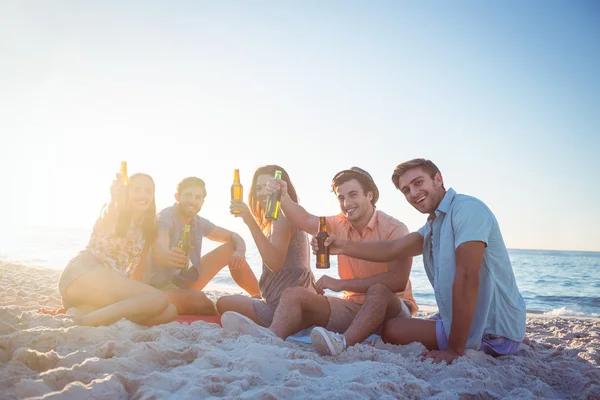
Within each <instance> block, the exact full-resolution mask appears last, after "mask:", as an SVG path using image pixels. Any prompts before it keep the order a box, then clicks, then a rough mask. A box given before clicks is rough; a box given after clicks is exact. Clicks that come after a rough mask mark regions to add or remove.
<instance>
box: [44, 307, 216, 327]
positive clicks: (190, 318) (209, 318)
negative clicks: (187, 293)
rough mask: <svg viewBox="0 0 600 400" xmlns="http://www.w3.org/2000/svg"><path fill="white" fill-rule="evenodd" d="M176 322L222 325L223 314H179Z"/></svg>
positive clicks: (59, 311) (48, 310)
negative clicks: (200, 322)
mask: <svg viewBox="0 0 600 400" xmlns="http://www.w3.org/2000/svg"><path fill="white" fill-rule="evenodd" d="M38 312H39V313H40V314H48V315H52V316H56V315H59V314H65V313H66V312H67V311H66V310H65V309H64V308H54V309H52V308H40V309H39V310H38ZM175 321H176V322H179V323H180V324H188V325H189V324H191V323H192V322H195V321H204V322H210V323H213V324H218V325H221V316H220V315H179V316H178V317H177V319H176V320H175Z"/></svg>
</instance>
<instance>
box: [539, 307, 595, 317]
mask: <svg viewBox="0 0 600 400" xmlns="http://www.w3.org/2000/svg"><path fill="white" fill-rule="evenodd" d="M544 315H550V316H554V317H592V318H599V317H600V314H598V313H587V312H583V311H576V310H572V309H570V308H567V307H560V308H555V309H554V310H552V311H547V312H545V313H544Z"/></svg>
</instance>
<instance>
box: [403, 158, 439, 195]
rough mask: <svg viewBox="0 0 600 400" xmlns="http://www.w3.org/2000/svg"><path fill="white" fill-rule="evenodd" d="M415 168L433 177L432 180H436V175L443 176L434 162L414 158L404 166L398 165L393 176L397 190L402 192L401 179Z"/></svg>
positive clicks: (404, 163)
mask: <svg viewBox="0 0 600 400" xmlns="http://www.w3.org/2000/svg"><path fill="white" fill-rule="evenodd" d="M415 168H421V169H422V170H423V171H425V173H427V174H428V175H429V176H430V177H431V179H433V178H435V176H436V174H440V175H441V174H442V173H441V172H440V170H439V168H438V167H437V165H435V164H434V163H433V162H432V161H430V160H426V159H424V158H414V159H412V160H409V161H405V162H403V163H402V164H398V166H397V167H396V168H395V169H394V173H393V174H392V182H393V183H394V186H395V187H396V189H398V190H400V177H401V176H402V175H404V174H405V173H406V172H408V171H410V170H411V169H415ZM442 188H443V186H442Z"/></svg>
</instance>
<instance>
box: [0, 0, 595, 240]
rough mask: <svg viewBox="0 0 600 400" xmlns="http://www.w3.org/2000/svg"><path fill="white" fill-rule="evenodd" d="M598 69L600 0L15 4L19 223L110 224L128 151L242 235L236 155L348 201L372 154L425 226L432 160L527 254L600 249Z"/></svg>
mask: <svg viewBox="0 0 600 400" xmlns="http://www.w3.org/2000/svg"><path fill="white" fill-rule="evenodd" d="M281 3H285V4H281ZM598 71H600V3H599V2H596V1H587V2H586V1H571V2H567V1H552V0H543V1H542V0H540V1H527V2H522V1H498V2H495V4H492V2H481V1H454V2H441V1H439V2H433V1H413V2H404V1H390V2H381V1H379V2H377V1H372V2H352V1H339V2H338V1H335V2H334V1H302V2H295V3H292V2H267V1H255V2H249V1H240V2H231V1H212V2H208V1H189V2H185V1H177V2H166V1H164V2H158V1H150V2H148V1H144V2H142V1H140V2H121V1H103V2H77V1H52V2H45V1H41V0H40V1H35V2H28V1H4V2H1V3H0V135H1V142H0V143H1V144H0V146H1V157H0V168H1V169H0V174H1V175H0V177H1V182H2V185H3V186H2V188H3V190H2V196H1V197H0V221H1V224H2V226H0V230H2V229H4V230H10V229H13V227H14V226H19V227H20V228H24V227H26V226H37V225H43V226H60V227H62V226H65V227H71V226H82V227H89V226H91V225H92V224H93V222H94V219H95V217H96V216H97V215H98V213H99V211H100V207H101V204H102V203H103V202H104V201H105V200H106V199H107V196H108V188H109V185H110V181H111V180H112V179H113V177H114V173H116V172H118V169H119V162H120V161H121V160H122V159H125V160H127V161H128V162H129V170H130V172H136V171H143V172H147V173H149V174H151V175H152V176H153V177H154V178H155V181H156V184H157V202H158V206H159V208H162V207H165V206H167V205H170V204H171V202H172V194H173V192H174V187H175V185H176V183H177V182H178V181H179V180H180V179H181V178H183V177H185V176H188V175H197V176H200V177H202V178H203V179H205V180H206V182H207V186H208V197H207V200H206V204H205V208H204V209H203V210H202V215H204V216H205V217H207V218H209V219H210V220H212V221H213V222H216V223H218V224H221V225H223V226H226V227H229V228H232V229H236V230H242V229H245V228H244V227H242V223H241V222H240V221H239V220H234V218H233V217H232V216H231V215H229V187H230V185H231V181H232V175H233V168H240V169H241V174H242V183H243V184H244V186H245V188H246V189H248V188H249V185H250V178H251V176H252V173H253V172H254V169H255V168H256V167H257V166H259V165H261V164H271V163H279V164H281V165H282V166H283V167H285V168H286V169H287V170H288V172H289V173H290V175H291V177H292V181H293V182H294V183H295V185H296V188H297V191H298V194H299V196H300V200H301V204H303V205H304V206H305V207H306V208H307V209H308V211H310V212H312V213H314V214H334V213H336V212H337V211H338V205H337V201H336V199H335V196H334V195H333V194H331V192H330V182H331V178H332V177H333V175H334V174H335V173H336V172H337V171H339V170H341V169H346V168H349V167H351V166H353V165H356V166H360V167H362V168H364V169H366V170H368V171H369V172H371V174H372V175H373V176H374V178H375V180H376V182H377V184H378V185H379V188H380V191H381V196H380V201H379V204H378V208H379V209H381V210H383V211H385V212H387V213H388V214H391V215H393V216H395V217H397V218H398V219H400V220H402V221H404V222H405V223H406V224H407V225H408V227H409V229H411V230H416V229H418V228H419V227H420V226H421V225H422V224H423V223H424V221H425V216H424V215H422V214H419V213H418V212H417V211H416V210H414V209H413V208H412V207H410V206H409V205H408V204H407V203H406V201H405V200H404V197H403V196H402V195H401V194H400V193H399V192H398V191H396V190H395V188H394V187H393V185H392V183H391V179H390V177H391V174H392V171H393V169H394V167H395V166H396V165H397V164H398V163H400V162H402V161H405V160H407V159H410V158H415V157H425V158H429V159H431V160H433V161H434V162H435V163H437V165H438V166H439V167H440V169H441V170H442V174H443V177H444V180H445V183H446V186H447V187H453V188H455V189H456V190H457V191H458V192H461V193H466V194H471V195H474V196H476V197H479V198H480V199H482V200H483V201H484V202H486V203H487V204H488V205H489V206H490V208H491V209H492V211H494V213H495V214H496V217H497V219H498V221H499V223H500V227H501V229H502V232H503V234H504V238H505V241H506V242H507V245H508V246H509V247H511V248H534V249H572V250H600V211H599V207H598V205H597V204H598V202H599V201H600V200H599V199H600V189H599V182H600V179H599V178H598V176H597V175H598V171H600V132H599V131H600V77H599V75H600V74H599V72H598Z"/></svg>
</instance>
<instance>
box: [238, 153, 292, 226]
mask: <svg viewBox="0 0 600 400" xmlns="http://www.w3.org/2000/svg"><path fill="white" fill-rule="evenodd" d="M275 171H281V179H282V180H284V181H285V182H286V183H287V186H288V189H287V192H288V194H289V195H290V198H291V199H292V200H293V201H294V202H296V203H297V202H298V195H297V194H296V188H294V185H293V184H292V181H291V179H290V176H289V175H288V173H287V171H286V170H285V169H283V168H281V167H280V166H279V165H265V166H262V167H259V168H258V169H257V170H256V171H254V176H253V177H252V186H251V187H250V192H249V193H248V205H249V206H250V212H252V215H253V216H254V219H255V220H256V223H257V224H258V226H260V228H261V229H262V230H263V231H264V230H265V229H266V228H268V227H269V225H270V224H271V221H268V220H266V219H265V209H264V207H263V205H262V203H261V202H260V201H259V200H258V195H257V193H256V183H257V181H258V177H259V176H260V175H265V174H266V175H271V176H274V175H275Z"/></svg>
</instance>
